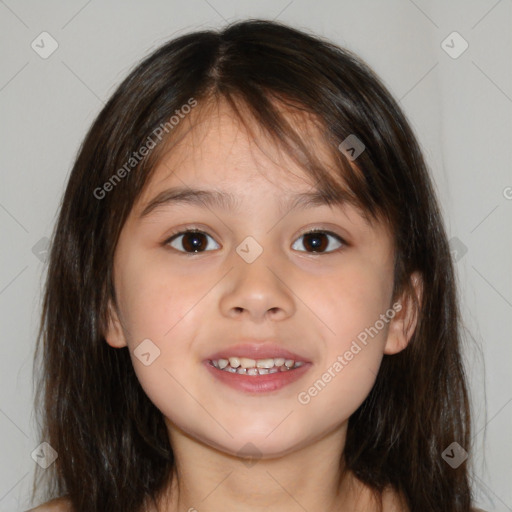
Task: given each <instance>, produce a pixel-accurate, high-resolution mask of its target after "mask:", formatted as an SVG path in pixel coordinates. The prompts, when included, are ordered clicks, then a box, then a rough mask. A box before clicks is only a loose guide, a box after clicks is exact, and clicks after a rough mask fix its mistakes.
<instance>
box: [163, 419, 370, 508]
mask: <svg viewBox="0 0 512 512" xmlns="http://www.w3.org/2000/svg"><path fill="white" fill-rule="evenodd" d="M168 428H169V432H170V439H171V444H172V446H173V451H174V455H175V461H176V462H175V467H174V469H173V474H172V481H171V482H170V485H169V487H168V490H167V492H166V495H165V497H166V499H167V502H166V504H165V506H163V507H162V508H161V509H160V510H161V512H163V511H165V512H178V511H179V512H185V511H187V512H202V511H204V510H208V511H209V512H231V511H232V512H235V511H236V512H268V510H269V509H270V510H279V511H281V512H298V511H303V510H322V511H325V512H339V511H343V510H354V507H355V505H356V504H357V506H361V503H362V502H363V501H364V504H365V505H366V507H365V508H362V509H361V510H372V509H371V508H370V504H369V501H368V496H367V494H368V493H367V491H366V493H365V490H364V489H363V486H362V484H361V483H360V482H358V481H357V480H356V479H355V478H354V477H353V475H352V474H351V473H350V472H348V471H346V468H345V466H344V463H343V458H342V454H343V448H344V444H345V434H346V425H344V426H343V427H342V428H340V429H337V430H335V431H333V432H331V433H329V434H328V435H326V436H324V437H323V438H322V439H318V440H316V441H314V442H310V443H309V444H308V445H307V446H305V447H302V448H299V449H296V450H294V451H293V452H290V453H287V454H284V455H280V456H278V457H272V458H266V457H261V458H257V457H255V458H253V459H243V458H240V457H236V456H234V455H229V454H226V453H224V452H221V451H219V450H216V449H215V448H212V447H210V446H208V445H205V444H203V443H200V442H198V441H197V440H196V439H193V438H191V437H189V436H188V435H187V434H185V433H184V432H183V431H181V430H180V429H178V428H177V427H176V426H175V425H168ZM160 510H159V512H160Z"/></svg>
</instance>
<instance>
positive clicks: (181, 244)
mask: <svg viewBox="0 0 512 512" xmlns="http://www.w3.org/2000/svg"><path fill="white" fill-rule="evenodd" d="M207 237H208V238H210V239H211V240H213V238H212V237H211V236H210V235H208V234H206V233H204V232H202V231H191V230H187V231H182V232H180V233H176V234H175V235H173V236H172V237H171V238H170V239H169V240H168V241H167V242H166V243H167V244H169V245H170V246H171V247H173V248H174V249H176V250H177V251H180V252H185V253H197V252H204V251H205V250H206V248H207V247H208V240H207ZM180 239H181V240H180ZM171 242H172V243H171ZM173 243H175V245H173ZM216 248H218V247H216Z"/></svg>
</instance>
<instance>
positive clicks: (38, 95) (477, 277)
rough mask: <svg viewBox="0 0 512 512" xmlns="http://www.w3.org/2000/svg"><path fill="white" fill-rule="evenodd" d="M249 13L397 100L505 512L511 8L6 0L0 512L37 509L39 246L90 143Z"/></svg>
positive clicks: (478, 442) (1, 16) (487, 488)
mask: <svg viewBox="0 0 512 512" xmlns="http://www.w3.org/2000/svg"><path fill="white" fill-rule="evenodd" d="M248 16H252V17H262V18H267V19H277V20H280V21H283V22H287V23H291V24H292V25H294V26H296V27H298V28H304V29H311V30H313V31H315V32H316V33H318V34H320V35H323V36H326V37H329V38H331V39H333V40H334V41H336V42H337V43H339V44H342V45H345V46H347V47H348V48H350V49H352V50H354V51H356V52H357V53H358V54H359V55H360V56H361V57H363V58H364V59H365V60H366V61H367V62H368V63H369V64H370V65H371V66H372V67H373V68H374V69H375V71H376V72H377V73H378V74H379V75H380V76H381V77H382V78H383V80H384V82H385V83H386V85H387V86H388V87H389V88H390V90H391V92H392V93H393V94H394V95H395V97H396V98H397V99H399V100H400V104H401V106H402V107H403V109H404V110H405V112H406V114H407V115H408V117H409V119H410V121H411V124H412V126H413V129H414V130H415V132H416V134H417V136H418V138H419V140H420V143H421V145H422V147H423V150H424V152H425V155H426V158H427V161H428V163H429V165H430V168H431V170H432V174H433V177H434V180H435V183H436V186H437V190H438V193H439V197H440V200H441V204H442V207H443V213H444V215H445V218H446V224H447V229H448V233H449V237H450V239H452V244H453V247H454V248H455V249H456V250H457V251H458V252H457V259H458V262H457V271H458V277H459V281H460V291H461V307H462V311H463V314H464V319H465V325H466V327H467V336H466V337H467V347H466V359H467V365H468V369H469V375H470V383H471V391H472V397H473V402H474V404H475V409H474V443H475V451H474V453H473V456H474V460H473V469H474V488H475V492H476V493H477V496H478V502H479V504H480V506H481V507H482V508H484V509H486V510H488V511H506V510H512V486H511V485H510V483H511V481H512V478H511V476H512V464H511V458H512V448H511V442H510V439H511V437H510V431H511V426H512V404H511V401H512V377H511V373H510V370H509V367H510V364H511V361H512V344H511V343H510V342H511V336H510V333H511V331H512V275H511V270H510V268H511V267H510V262H511V261H512V258H511V253H512V242H511V236H510V235H511V229H510V220H511V213H512V188H511V187H512V172H511V161H512V158H511V147H512V144H511V139H510V135H511V133H512V126H511V125H512V117H511V113H512V72H511V69H512V58H511V57H512V23H511V20H512V2H511V0H499V1H496V0H485V1H484V0H473V1H463V0H458V1H452V2H450V3H449V4H448V3H447V2H443V1H441V0H437V1H428V0H415V1H414V2H413V1H412V0H394V1H385V2H379V1H369V0H366V1H360V0H359V1H355V0H354V1H347V0H345V1H335V0H330V1H327V0H325V1H314V2H313V1H306V0H291V1H290V0H261V1H258V2H255V1H251V0H244V1H238V2H237V1H235V0H191V1H188V2H185V1H184V0H182V1H180V2H178V1H163V0H159V1H157V0H153V1H147V2H142V1H140V2H135V1H130V2H122V1H120V0H117V1H109V2H100V1H98V0H92V1H89V2H87V1H84V0H74V1H68V2H63V1H62V2H57V1H48V2H44V3H42V2H30V1H27V0H21V1H15V0H5V1H0V34H1V35H0V40H1V47H0V52H1V62H2V66H1V69H0V109H1V113H0V119H1V132H0V141H1V142H0V143H1V164H0V169H1V171H0V172H1V181H0V184H1V187H0V226H1V230H2V235H1V237H2V244H1V251H0V254H1V265H0V311H1V343H2V345H1V346H2V357H1V358H0V368H1V381H0V383H1V385H0V454H1V467H0V511H13V510H26V509H27V508H29V506H31V505H33V504H31V503H29V502H28V498H27V497H28V495H29V489H30V486H31V483H32V478H33V472H34V467H35V462H34V460H32V458H31V452H32V451H33V450H34V449H35V448H36V446H37V445H38V440H37V439H36V438H35V418H34V414H33V410H32V400H33V398H32V360H33V353H34V346H35V337H36V332H37V327H38V321H39V311H40V300H41V291H42V283H43V276H44V273H45V270H46V266H45V264H44V257H43V256H42V255H41V254H40V251H39V253H38V255H36V254H34V252H33V247H34V246H36V248H37V247H40V246H43V248H44V243H45V242H44V238H45V237H49V236H50V235H51V231H52V227H53V224H54V222H55V219H56V213H57V208H58V205H59V201H60V198H61V195H62V193H63V191H64V187H65V183H66V180H67V178H68V176H69V172H70V169H71V166H72V163H73V159H74V157H75V155H76V152H77V150H78V147H79V144H80V143H81V141H82V139H83V137H84V135H85V132H86V130H87V129H88V128H89V126H90V124H91V123H92V121H93V119H94V118H95V116H96V115H97V113H98V112H99V110H100V109H101V108H102V106H103V104H104V102H105V101H106V100H107V98H108V97H109V96H110V95H111V94H112V93H113V91H114V89H115V88H116V87H117V85H118V84H119V83H120V81H121V80H122V79H123V78H124V77H125V76H126V74H127V73H128V71H129V70H130V69H131V68H132V67H133V66H135V65H136V64H137V63H138V62H139V61H140V59H141V58H143V57H144V56H145V55H147V54H148V53H149V52H150V51H151V50H152V49H153V48H155V47H156V46H158V45H160V44H162V43H164V42H165V41H167V40H168V39H170V38H172V37H174V36H177V35H181V34H183V33H185V32H188V31H191V30H195V29H198V28H217V27H220V26H222V25H224V24H225V23H226V22H227V21H233V20H235V19H240V18H245V17H248ZM43 31H46V32H48V33H50V34H51V36H52V37H53V38H54V39H55V40H56V41H57V43H58V45H59V46H58V49H57V50H56V51H55V52H54V53H53V54H52V55H51V56H50V57H48V58H47V59H43V58H41V57H40V56H39V55H38V53H36V52H35V51H34V50H33V49H32V48H31V43H32V42H33V41H34V40H36V42H37V41H38V40H40V38H39V35H40V34H41V33H42V32H43ZM453 31H457V32H458V33H459V34H460V35H461V36H462V37H463V38H464V40H466V41H467V43H468V44H469V47H468V49H467V50H466V51H465V52H464V53H462V54H461V55H460V56H458V58H452V57H451V56H450V55H448V53H447V52H446V51H445V49H444V48H445V47H443V46H442V42H443V41H444V40H445V39H446V38H447V36H449V34H451V33H452V32H453ZM444 44H445V45H446V44H449V45H450V46H453V47H454V48H452V50H451V51H452V52H453V51H457V50H458V49H461V48H462V46H461V42H460V41H458V40H456V39H455V40H454V42H453V43H452V42H451V39H448V40H447V42H446V43H444ZM507 187H508V188H507ZM41 239H43V241H41ZM37 244H39V245H37ZM465 251H467V252H465ZM36 252H37V251H36ZM425 364H428V361H426V362H425ZM484 369H485V373H484ZM484 427H485V428H484ZM484 456H485V458H484Z"/></svg>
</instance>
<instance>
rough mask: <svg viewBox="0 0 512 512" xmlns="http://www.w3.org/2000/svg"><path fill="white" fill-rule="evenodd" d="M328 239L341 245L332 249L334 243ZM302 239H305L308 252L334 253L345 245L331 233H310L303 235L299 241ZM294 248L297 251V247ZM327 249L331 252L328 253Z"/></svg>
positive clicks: (304, 242) (304, 243)
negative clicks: (332, 239)
mask: <svg viewBox="0 0 512 512" xmlns="http://www.w3.org/2000/svg"><path fill="white" fill-rule="evenodd" d="M328 237H331V238H334V239H335V240H337V241H338V243H339V244H340V245H339V246H338V247H334V248H332V243H331V241H330V240H329V238H328ZM300 238H304V241H303V246H304V247H306V252H313V253H315V252H318V253H324V252H333V251H335V250H336V249H339V248H340V246H342V245H344V242H343V239H342V238H341V237H339V236H338V235H336V234H335V233H331V232H329V231H309V232H307V233H304V234H303V235H301V236H300V237H299V239H300ZM293 248H294V249H295V247H293ZM327 248H330V250H329V251H326V249H327Z"/></svg>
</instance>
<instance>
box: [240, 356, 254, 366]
mask: <svg viewBox="0 0 512 512" xmlns="http://www.w3.org/2000/svg"><path fill="white" fill-rule="evenodd" d="M240 365H241V366H242V368H254V367H255V366H256V361H255V360H254V359H249V358H247V357H241V358H240Z"/></svg>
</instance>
